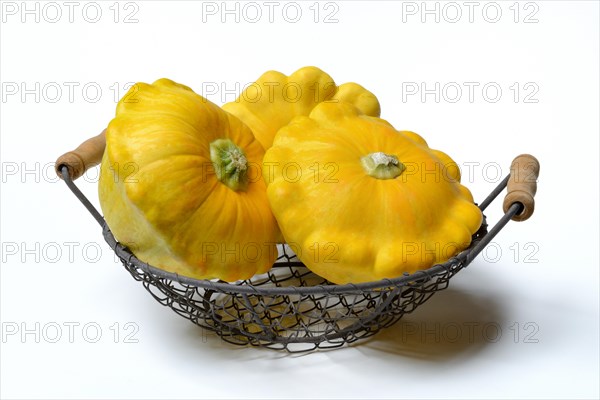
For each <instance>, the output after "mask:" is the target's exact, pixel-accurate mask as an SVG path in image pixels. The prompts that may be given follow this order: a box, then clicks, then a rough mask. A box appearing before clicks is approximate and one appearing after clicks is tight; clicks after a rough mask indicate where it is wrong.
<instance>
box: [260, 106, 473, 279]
mask: <svg viewBox="0 0 600 400" xmlns="http://www.w3.org/2000/svg"><path fill="white" fill-rule="evenodd" d="M373 154H374V155H375V156H374V157H375V158H373V157H372V156H371V155H373ZM391 156H393V157H391ZM394 157H395V160H397V161H398V164H397V165H396V164H394V163H395V161H393V162H392V161H391V160H393V159H394ZM382 160H383V161H382ZM377 162H382V164H377ZM386 162H387V164H386ZM365 164H367V165H366V166H365ZM374 165H379V169H376V170H369V169H368V167H373V166H374ZM402 166H403V167H404V169H403V170H402ZM263 171H264V173H263V176H264V177H265V179H266V181H267V185H268V187H267V194H268V196H269V201H270V204H271V208H272V210H273V213H274V214H275V216H276V218H277V220H278V222H279V226H280V228H281V231H282V233H283V236H284V237H285V239H286V240H287V242H288V243H289V244H290V245H291V247H292V248H293V249H294V250H296V252H297V253H298V256H299V258H300V259H301V260H302V261H303V262H304V263H305V264H306V265H307V266H308V267H309V268H310V269H311V270H312V271H313V272H315V273H316V274H318V275H320V276H322V277H324V278H326V279H328V280H329V281H331V282H334V283H338V284H344V283H359V282H367V281H373V280H379V279H383V278H394V277H397V276H400V275H401V274H402V273H403V272H414V271H417V270H420V269H425V268H428V267H430V266H432V265H434V264H435V263H438V262H443V261H445V260H447V259H448V258H450V257H452V256H454V255H455V254H457V253H458V252H459V251H461V250H463V249H465V248H466V247H468V245H469V244H470V242H471V236H472V235H473V233H475V232H476V231H477V230H478V228H479V226H480V225H481V221H482V214H481V211H480V210H479V208H478V207H477V206H475V205H474V204H473V198H472V196H471V193H470V192H469V190H468V189H467V188H466V187H464V186H462V185H461V184H460V183H459V182H460V171H459V169H458V166H457V165H456V164H455V163H454V162H453V161H452V160H451V159H450V157H448V156H447V155H446V154H444V153H442V152H440V151H436V150H432V149H430V148H429V147H428V146H427V143H426V142H425V140H423V139H422V138H421V137H420V136H419V135H417V134H415V133H413V132H407V131H402V132H400V131H397V130H395V129H394V128H393V127H392V126H391V125H390V124H389V123H388V122H386V121H384V120H382V119H379V118H375V117H369V116H366V115H364V114H363V113H361V111H360V110H359V109H357V108H356V107H354V106H352V105H351V104H346V103H341V102H340V103H322V104H320V105H318V106H317V107H316V108H315V109H314V110H313V111H312V112H311V113H310V116H309V117H298V118H296V119H294V120H293V121H292V122H291V123H290V124H289V125H288V126H286V127H284V128H282V129H281V130H280V131H279V132H278V133H277V136H276V138H275V141H274V143H273V147H271V148H270V149H269V150H267V152H266V154H265V157H264V161H263ZM368 171H370V172H368ZM430 171H432V172H430ZM436 171H437V172H436ZM370 173H371V174H372V175H370Z"/></svg>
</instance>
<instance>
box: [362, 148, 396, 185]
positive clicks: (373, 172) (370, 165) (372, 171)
mask: <svg viewBox="0 0 600 400" xmlns="http://www.w3.org/2000/svg"><path fill="white" fill-rule="evenodd" d="M360 163H361V164H362V166H363V168H364V170H365V171H366V172H367V174H368V175H369V176H372V177H373V178H377V179H394V178H397V177H398V176H400V174H401V173H402V172H404V170H405V169H406V166H405V165H404V164H402V163H401V162H400V161H399V160H398V157H396V156H395V155H389V154H385V153H383V152H381V151H378V152H375V153H370V154H367V155H366V156H364V157H362V158H361V159H360Z"/></svg>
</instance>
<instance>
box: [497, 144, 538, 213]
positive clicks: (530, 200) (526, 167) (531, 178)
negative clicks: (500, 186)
mask: <svg viewBox="0 0 600 400" xmlns="http://www.w3.org/2000/svg"><path fill="white" fill-rule="evenodd" d="M539 173H540V163H539V161H538V160H537V159H536V158H535V157H534V156H532V155H530V154H521V155H520V156H517V157H516V158H515V159H514V160H513V162H512V164H511V165H510V178H509V180H508V184H507V187H508V193H507V194H506V197H504V204H503V208H504V212H505V213H506V212H507V211H508V209H509V208H510V206H512V205H513V204H515V203H520V204H521V205H522V206H523V208H522V210H521V212H520V213H518V214H516V215H515V216H514V217H512V219H513V221H525V220H526V219H528V218H529V217H531V215H532V214H533V210H534V206H535V200H534V197H535V193H536V191H537V179H538V175H539Z"/></svg>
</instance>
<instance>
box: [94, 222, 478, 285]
mask: <svg viewBox="0 0 600 400" xmlns="http://www.w3.org/2000/svg"><path fill="white" fill-rule="evenodd" d="M102 234H103V236H104V239H105V240H106V242H107V243H108V245H109V246H110V247H111V248H112V250H113V251H114V252H115V254H116V255H117V256H118V257H119V258H120V259H121V260H123V261H127V262H128V263H131V264H133V265H134V266H135V267H137V268H140V269H141V270H143V271H144V272H146V273H148V274H150V275H152V276H154V277H157V278H159V279H166V280H170V281H174V282H178V283H180V284H184V285H187V286H193V287H196V288H202V289H207V290H214V291H219V292H227V293H239V294H257V295H268V296H276V295H315V294H344V293H357V292H364V291H366V290H376V289H385V288H392V289H393V288H398V287H401V286H406V285H408V284H411V283H413V284H417V283H419V284H420V283H424V282H427V281H428V280H430V279H431V278H433V277H434V276H436V275H439V274H443V273H447V272H449V271H450V270H453V269H454V270H456V269H462V268H465V267H466V266H467V265H468V264H469V262H470V261H471V260H470V257H468V254H469V252H470V251H471V250H472V249H473V248H474V247H475V246H477V244H478V243H479V242H480V241H481V239H482V238H483V237H484V236H485V235H486V234H487V224H486V223H485V217H484V220H483V222H482V225H481V227H480V228H479V230H478V231H477V233H476V234H475V235H474V237H473V240H471V244H470V245H469V247H467V248H466V249H465V250H463V251H462V252H460V253H459V254H458V255H456V256H454V257H452V258H450V259H448V260H447V261H445V262H444V263H440V264H435V265H433V266H431V267H429V268H427V269H423V270H419V271H416V272H413V273H408V272H405V273H403V274H402V275H401V276H399V277H396V278H389V279H381V280H377V281H370V282H362V283H347V284H341V285H340V284H334V283H331V284H321V285H314V286H285V287H258V286H254V285H252V284H249V283H247V282H246V281H237V282H224V281H218V280H209V279H195V278H190V277H188V276H185V275H180V274H178V273H175V272H169V271H166V270H163V269H161V268H157V267H155V266H153V265H150V264H148V263H146V262H144V261H141V260H140V259H138V258H137V257H136V256H135V254H133V252H131V251H130V250H129V249H128V248H127V247H126V246H124V245H123V244H121V243H119V242H118V241H117V239H116V238H115V237H114V235H113V234H112V232H111V230H110V228H109V227H108V224H107V223H106V221H104V224H103V228H102ZM277 264H278V263H277V262H275V263H274V265H277ZM298 266H304V267H306V265H305V264H304V263H302V262H299V263H298ZM306 268H307V267H306Z"/></svg>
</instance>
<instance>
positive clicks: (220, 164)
mask: <svg viewBox="0 0 600 400" xmlns="http://www.w3.org/2000/svg"><path fill="white" fill-rule="evenodd" d="M210 160H211V161H212V163H213V166H214V168H215V174H216V176H217V179H218V180H219V181H220V182H221V183H223V184H224V185H226V186H227V187H228V188H230V189H231V190H234V191H236V192H238V191H244V190H246V188H248V159H247V158H246V154H244V151H243V150H242V149H241V148H240V147H238V146H237V145H236V144H235V143H233V142H232V141H231V140H229V139H217V140H215V141H214V142H212V143H211V144H210Z"/></svg>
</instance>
